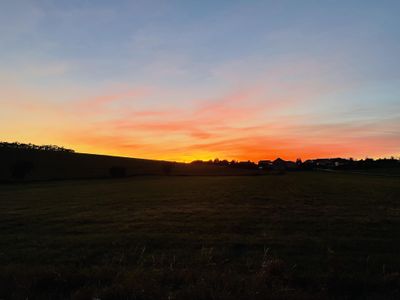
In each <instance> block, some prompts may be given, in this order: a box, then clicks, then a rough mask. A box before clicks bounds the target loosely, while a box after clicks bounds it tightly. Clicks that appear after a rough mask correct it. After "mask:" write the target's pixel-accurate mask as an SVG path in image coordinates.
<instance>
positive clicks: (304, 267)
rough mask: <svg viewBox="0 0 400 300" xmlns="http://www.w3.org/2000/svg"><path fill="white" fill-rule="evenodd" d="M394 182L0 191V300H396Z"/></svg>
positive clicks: (330, 179) (272, 180) (330, 178)
mask: <svg viewBox="0 0 400 300" xmlns="http://www.w3.org/2000/svg"><path fill="white" fill-rule="evenodd" d="M399 201H400V178H395V177H394V178H389V177H379V176H363V175H356V174H330V173H317V172H309V173H306V172H304V173H302V172H298V173H288V174H285V175H266V176H227V177H222V176H221V177H218V176H210V177H179V176H164V177H163V176H159V177H156V176H147V177H145V176H143V177H132V178H126V179H110V180H85V181H83V180H82V181H60V182H48V183H46V182H43V183H31V184H24V185H23V184H14V185H1V186H0V219H1V223H0V299H70V298H72V299H94V298H98V299H311V298H313V299H334V298H340V299H342V298H343V299H355V298H359V299H398V298H399V297H400V275H399V271H400V255H399V253H400V202H399Z"/></svg>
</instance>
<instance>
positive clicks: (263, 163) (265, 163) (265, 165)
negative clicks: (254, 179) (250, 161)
mask: <svg viewBox="0 0 400 300" xmlns="http://www.w3.org/2000/svg"><path fill="white" fill-rule="evenodd" d="M258 168H259V169H260V170H270V169H272V161H270V160H260V161H259V162H258Z"/></svg>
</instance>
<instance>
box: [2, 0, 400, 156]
mask: <svg viewBox="0 0 400 300" xmlns="http://www.w3.org/2000/svg"><path fill="white" fill-rule="evenodd" d="M399 9H400V4H399V3H398V2H397V1H382V3H372V2H368V1H354V2H352V3H351V4H349V3H348V2H346V1H343V2H341V1H339V2H335V3H333V2H326V3H324V4H319V3H318V4H317V3H316V2H314V1H304V2H302V3H301V4H299V3H298V2H296V1H282V2H276V1H263V2H251V4H249V3H248V2H242V1H233V2H232V1H227V2H225V1H220V2H218V4H215V3H214V4H213V2H207V1H205V2H204V3H202V4H201V5H200V4H197V2H194V1H193V2H192V1H188V2H186V1H171V2H158V1H154V2H152V1H143V2H141V1H138V2H135V3H132V2H131V1H116V2H115V3H114V2H113V3H110V2H108V1H96V2H90V1H89V2H85V3H82V2H81V1H68V3H51V1H50V2H48V1H41V0H38V1H33V0H32V1H21V2H17V1H15V2H14V1H13V2H10V3H2V4H0V28H1V29H0V33H1V36H2V40H1V43H0V62H1V65H2V68H1V69H0V105H1V110H0V140H1V141H6V142H14V141H18V142H25V143H34V144H56V145H60V146H65V147H68V148H72V149H74V150H76V151H77V152H86V153H96V154H108V155H119V156H128V157H137V158H149V159H161V160H171V161H185V162H189V161H193V160H197V159H201V160H209V159H214V158H219V159H228V160H232V159H234V160H251V161H258V160H261V159H274V158H277V157H281V158H283V159H291V160H295V159H296V158H302V159H303V160H305V159H310V158H318V157H345V158H348V157H353V158H356V159H361V158H365V157H374V158H378V157H390V156H395V157H398V156H400V60H399V59H398V53H399V51H400V34H399V33H400V32H399V28H400V20H399V18H398V17H397V14H396V12H397V11H398V10H399Z"/></svg>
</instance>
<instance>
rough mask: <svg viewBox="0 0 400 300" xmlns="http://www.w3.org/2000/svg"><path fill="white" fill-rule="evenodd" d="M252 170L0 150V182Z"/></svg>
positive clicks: (239, 173) (225, 172) (24, 150)
mask: <svg viewBox="0 0 400 300" xmlns="http://www.w3.org/2000/svg"><path fill="white" fill-rule="evenodd" d="M249 173H254V171H252V170H250V171H249V170H239V169H235V170H233V169H231V168H227V167H223V166H214V165H192V164H184V163H175V162H168V161H159V160H148V159H138V158H127V157H116V156H107V155H96V154H84V153H74V152H63V151H42V150H32V149H7V148H4V149H0V181H1V182H13V181H36V180H59V179H81V178H111V177H125V176H135V175H244V174H249Z"/></svg>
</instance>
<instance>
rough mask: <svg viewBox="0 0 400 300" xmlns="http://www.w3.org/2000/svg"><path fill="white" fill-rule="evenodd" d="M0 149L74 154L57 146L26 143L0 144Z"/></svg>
mask: <svg viewBox="0 0 400 300" xmlns="http://www.w3.org/2000/svg"><path fill="white" fill-rule="evenodd" d="M0 149H22V150H34V151H51V152H68V153H74V152H75V151H74V150H72V149H68V148H64V147H61V146H57V145H40V146H39V145H34V144H31V143H29V144H24V143H18V142H14V143H7V142H0Z"/></svg>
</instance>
